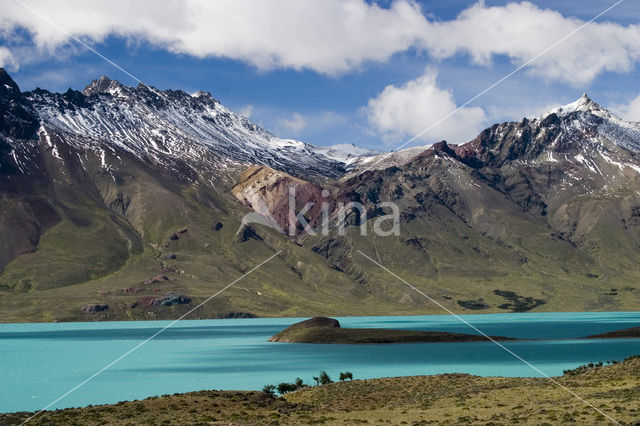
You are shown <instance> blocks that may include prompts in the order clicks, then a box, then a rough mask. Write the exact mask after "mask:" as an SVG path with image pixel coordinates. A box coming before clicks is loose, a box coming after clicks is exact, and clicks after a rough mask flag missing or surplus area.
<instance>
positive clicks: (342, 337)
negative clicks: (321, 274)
mask: <svg viewBox="0 0 640 426" xmlns="http://www.w3.org/2000/svg"><path fill="white" fill-rule="evenodd" d="M491 338H492V339H494V340H500V341H504V340H516V339H513V338H510V337H502V336H491ZM269 341H270V342H284V343H323V344H338V343H341V344H375V343H378V344H382V343H444V342H482V341H487V338H486V337H485V336H481V335H476V334H462V333H450V332H447V331H417V330H395V329H386V328H341V327H340V322H339V321H338V320H336V319H333V318H326V317H316V318H311V319H308V320H305V321H301V322H298V323H295V324H293V325H291V326H290V327H287V328H286V329H284V330H282V331H281V332H280V333H278V334H276V335H274V336H272V337H271V338H270V339H269Z"/></svg>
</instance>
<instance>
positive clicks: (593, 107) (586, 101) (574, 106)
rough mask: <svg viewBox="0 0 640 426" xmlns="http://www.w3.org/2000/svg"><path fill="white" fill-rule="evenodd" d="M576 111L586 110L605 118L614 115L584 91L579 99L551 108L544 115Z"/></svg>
mask: <svg viewBox="0 0 640 426" xmlns="http://www.w3.org/2000/svg"><path fill="white" fill-rule="evenodd" d="M577 111H582V112H587V113H590V114H593V115H597V116H598V117H602V118H607V119H611V118H614V116H613V115H612V114H611V113H610V112H609V111H607V110H606V109H605V108H603V107H601V106H600V105H598V104H597V103H595V102H593V101H592V100H591V98H589V96H588V95H587V94H586V93H584V94H583V95H582V96H581V97H580V99H578V100H577V101H575V102H571V103H570V104H567V105H564V106H561V107H559V108H555V109H552V110H551V111H549V112H548V113H546V114H545V115H544V117H546V116H548V115H551V114H556V115H560V116H565V115H568V114H571V113H573V112H577Z"/></svg>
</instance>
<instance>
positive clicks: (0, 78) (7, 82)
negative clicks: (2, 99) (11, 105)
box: [0, 67, 20, 94]
mask: <svg viewBox="0 0 640 426" xmlns="http://www.w3.org/2000/svg"><path fill="white" fill-rule="evenodd" d="M15 92H18V93H20V88H19V87H18V85H17V84H16V82H15V81H13V79H12V78H11V76H10V75H9V73H8V72H7V71H6V70H5V69H4V68H2V67H0V94H6V93H15Z"/></svg>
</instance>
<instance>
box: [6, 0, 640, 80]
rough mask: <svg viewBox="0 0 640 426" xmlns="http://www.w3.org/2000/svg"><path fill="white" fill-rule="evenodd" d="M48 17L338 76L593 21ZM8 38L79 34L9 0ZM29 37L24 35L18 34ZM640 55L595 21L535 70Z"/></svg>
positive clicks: (236, 3)
mask: <svg viewBox="0 0 640 426" xmlns="http://www.w3.org/2000/svg"><path fill="white" fill-rule="evenodd" d="M28 4H29V5H30V6H31V7H33V8H34V9H35V10H37V11H39V12H40V13H41V14H42V15H43V16H45V17H47V18H48V19H50V20H51V21H52V22H55V23H56V24H57V25H59V26H60V27H62V28H64V29H65V30H66V31H67V32H68V33H69V34H72V35H74V36H75V37H78V38H80V39H82V40H85V41H87V42H89V43H92V42H100V41H103V40H105V39H106V37H108V36H110V35H115V36H119V37H124V38H127V39H128V40H130V41H131V42H132V43H139V42H148V43H150V44H151V45H152V46H154V47H156V48H162V49H166V50H168V51H170V52H174V53H181V54H188V55H192V56H195V57H224V58H230V59H234V60H240V61H244V62H246V63H249V64H251V65H254V66H256V67H257V68H259V69H262V70H269V69H274V68H290V69H296V70H302V69H308V70H313V71H316V72H318V73H323V74H329V75H336V74H340V73H345V72H349V71H352V70H354V69H357V68H359V67H361V66H362V65H363V64H364V63H366V62H384V61H387V60H388V59H389V58H390V57H391V56H392V55H393V54H394V53H397V52H403V51H406V50H408V49H410V48H414V49H416V50H418V51H422V52H427V53H428V54H430V55H431V56H432V57H433V58H436V59H446V58H450V57H453V56H456V55H460V54H463V55H467V56H468V57H469V58H470V60H471V61H472V62H474V63H477V64H482V65H485V66H489V65H490V64H491V62H492V60H493V59H494V57H495V56H496V55H504V56H506V57H508V58H510V59H511V60H512V61H513V62H514V63H515V64H523V63H525V62H526V61H527V60H528V59H530V58H532V57H534V56H535V55H537V54H538V53H540V52H541V51H543V50H544V49H546V48H548V47H549V46H551V45H553V44H554V43H556V42H557V41H558V40H560V39H561V38H563V37H564V36H566V35H567V34H569V33H571V32H572V31H574V30H576V29H577V28H578V27H579V26H580V25H582V24H583V23H584V21H581V20H578V19H575V18H568V17H564V16H562V15H561V14H560V13H558V12H555V11H553V10H549V9H541V8H539V7H538V6H536V5H534V4H532V3H529V2H522V3H509V4H506V5H504V6H495V7H487V6H486V5H485V4H484V2H483V1H479V2H478V3H476V4H475V5H473V6H471V7H469V8H467V9H465V10H463V11H462V12H461V13H460V14H459V15H458V16H457V17H456V18H455V19H451V20H445V21H437V20H432V19H430V18H427V16H425V14H424V13H423V12H422V10H421V9H420V6H419V5H417V3H415V2H414V1H413V0H396V1H393V2H392V3H391V5H390V6H389V7H388V8H385V7H380V6H379V5H377V4H376V3H375V2H367V1H365V0H323V1H315V0H299V1H295V2H291V1H288V0H262V1H251V0H217V1H207V0H185V1H177V0H166V1H162V2H157V1H153V0H138V1H135V2H132V1H128V0H113V1H109V2H104V1H101V0H66V1H64V2H51V1H48V0H31V1H28ZM0 8H1V10H2V16H0V36H4V37H5V38H9V39H11V38H15V35H16V34H23V32H20V31H16V30H17V29H26V31H27V33H28V34H30V39H29V40H27V41H28V42H31V43H33V45H34V46H35V47H36V48H37V49H39V50H41V51H43V52H49V53H52V54H55V53H56V52H57V50H58V49H59V48H60V47H61V46H63V45H64V44H65V43H67V42H68V41H69V35H68V34H66V33H65V32H63V31H60V29H59V28H56V26H54V25H51V24H49V23H47V22H45V21H43V19H42V17H40V16H38V15H37V14H35V13H32V12H31V11H29V10H27V9H25V8H24V7H23V6H21V5H20V4H19V3H18V2H15V1H11V0H0ZM18 37H19V36H18ZM638 61H640V26H638V25H628V26H623V25H619V24H615V23H606V22H604V23H592V24H590V25H588V26H587V27H585V28H584V29H582V30H580V31H579V32H578V33H576V34H575V35H573V36H572V37H571V38H569V39H567V40H565V41H564V42H562V43H561V44H559V45H558V46H556V47H554V48H553V49H552V50H551V51H549V52H548V53H546V54H545V55H543V56H542V57H541V58H539V59H537V60H536V61H535V62H533V63H532V64H530V65H528V69H529V71H530V72H532V73H534V74H536V75H539V76H542V77H544V78H547V79H554V80H561V81H566V82H570V83H573V84H576V85H582V84H586V83H588V82H589V81H591V80H592V79H593V78H594V77H595V76H597V75H598V74H600V73H603V72H628V71H629V70H631V69H633V67H634V66H635V64H636V63H637V62H638Z"/></svg>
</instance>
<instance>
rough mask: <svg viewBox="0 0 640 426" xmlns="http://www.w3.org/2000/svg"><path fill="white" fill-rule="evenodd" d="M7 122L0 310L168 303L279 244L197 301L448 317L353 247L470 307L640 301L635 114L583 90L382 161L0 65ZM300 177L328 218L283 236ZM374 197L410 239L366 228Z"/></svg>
mask: <svg viewBox="0 0 640 426" xmlns="http://www.w3.org/2000/svg"><path fill="white" fill-rule="evenodd" d="M0 116H1V119H0V272H1V274H0V307H1V310H0V312H1V314H0V320H2V321H16V320H71V319H123V318H130V319H143V318H144V319H147V318H165V317H175V316H176V315H178V314H179V313H181V312H185V311H186V310H187V309H188V308H189V307H190V306H193V305H194V304H196V303H197V302H199V301H201V300H204V298H206V297H208V296H209V295H210V294H211V293H213V292H214V291H215V290H216V289H218V288H221V287H222V286H223V285H226V284H227V283H229V282H231V281H233V280H234V279H236V278H237V277H238V276H240V275H241V274H242V273H243V272H245V271H247V270H249V269H250V268H252V267H253V266H254V265H256V264H258V263H260V262H261V261H263V260H264V259H265V258H267V257H269V256H270V255H272V254H273V253H275V252H277V251H278V250H281V249H282V250H284V251H283V253H282V254H281V255H280V256H279V257H278V258H276V259H274V260H273V261H272V262H270V263H269V264H268V265H265V266H264V267H263V268H261V269H260V270H258V271H256V272H255V274H253V275H252V277H251V278H248V279H247V280H246V282H244V281H243V284H239V286H238V288H234V289H230V290H228V291H227V292H225V293H224V294H223V295H221V296H220V297H219V298H216V299H215V300H214V301H212V302H211V303H210V304H208V305H207V306H206V307H204V308H203V309H202V310H201V311H199V312H198V313H197V314H195V315H196V316H201V317H212V316H229V315H232V316H237V315H240V316H250V315H254V314H256V315H304V316H307V315H310V314H325V315H326V314H331V315H340V314H342V315H345V314H373V313H376V314H383V313H423V312H439V308H437V307H432V306H429V305H428V304H426V302H425V301H424V300H423V299H421V296H419V295H417V294H416V293H415V292H412V291H411V290H409V289H408V288H403V287H402V284H400V283H395V282H394V281H393V280H390V277H389V276H388V275H387V274H386V273H385V272H384V271H382V270H380V269H379V268H376V267H375V266H374V265H373V264H371V263H370V261H369V260H367V259H366V258H365V257H363V256H362V255H360V254H358V252H357V250H362V251H363V252H365V253H368V255H370V256H373V257H374V258H376V259H377V260H378V261H380V262H382V263H383V264H385V265H386V266H387V267H389V268H390V269H392V270H394V271H396V272H397V273H400V274H402V275H403V276H404V277H405V278H406V279H409V280H411V282H412V284H415V285H417V286H420V287H421V288H423V289H424V290H425V291H427V292H428V293H429V294H430V295H431V296H433V297H436V298H438V300H439V302H440V303H443V304H445V305H447V306H448V307H449V308H450V309H455V310H458V311H462V312H464V311H473V310H487V311H517V312H521V311H527V310H531V309H536V310H558V309H563V310H581V309H608V310H616V309H637V308H638V306H639V305H640V299H639V297H640V290H639V289H638V286H637V285H635V282H636V281H637V279H638V278H640V271H638V267H637V258H638V255H639V254H640V248H639V247H640V233H639V230H640V192H639V191H640V180H639V179H640V161H639V160H638V150H639V149H640V142H639V141H640V136H639V134H640V126H639V125H638V124H637V123H627V122H624V121H621V120H619V119H617V118H616V117H614V116H612V115H611V114H610V113H608V112H607V111H606V110H604V109H602V108H601V107H599V106H598V105H597V104H595V103H594V102H592V101H591V100H590V99H588V98H587V97H586V96H585V97H583V98H581V99H580V100H579V101H577V102H576V103H574V104H571V105H568V106H567V107H563V108H561V109H558V110H556V111H552V112H550V113H548V114H545V115H544V116H542V117H539V118H537V119H533V120H527V119H525V120H523V121H521V122H510V123H502V124H496V125H494V126H492V127H491V128H489V129H486V130H485V131H483V132H482V133H481V134H480V135H479V136H478V137H477V138H476V139H474V140H473V141H470V142H468V143H465V144H461V145H453V144H448V143H446V142H441V143H438V144H435V145H433V146H430V147H422V148H411V149H407V150H403V151H400V152H396V153H391V154H382V155H375V156H374V155H373V154H374V153H372V152H370V151H366V150H359V149H357V148H354V147H352V146H336V147H329V148H326V147H324V148H323V147H314V146H312V145H309V144H306V143H303V142H298V141H293V140H285V139H279V138H276V137H275V136H273V135H271V134H270V133H269V132H267V131H266V130H264V129H261V128H260V127H259V126H257V125H255V124H254V123H252V122H250V121H249V120H247V119H246V118H244V117H241V116H239V115H237V114H235V113H233V112H231V111H230V110H228V109H227V108H225V107H224V106H222V105H221V104H220V103H219V102H218V101H216V100H215V99H214V98H213V97H211V95H209V94H207V93H202V92H200V93H197V94H194V95H189V94H186V93H184V92H181V91H159V90H156V89H154V88H151V87H147V86H144V85H140V86H138V87H137V88H130V87H125V86H122V85H121V84H119V83H118V82H115V81H112V80H109V79H107V78H104V77H103V78H100V79H98V80H96V81H94V82H93V83H91V84H90V85H89V86H87V88H86V89H85V90H84V91H83V92H77V91H68V92H66V93H64V94H57V93H50V92H48V91H46V90H41V89H36V90H34V91H32V92H20V90H19V88H18V86H17V85H16V84H15V82H14V81H13V80H12V79H11V78H10V76H9V75H8V74H7V73H6V72H4V70H0ZM292 190H295V193H296V199H295V203H296V207H297V208H298V209H303V208H304V206H305V205H306V204H307V203H311V207H310V208H309V209H308V210H307V211H306V212H305V214H304V218H305V220H306V221H307V222H308V223H309V224H310V226H312V227H316V226H319V225H321V224H323V223H324V218H325V215H326V217H328V218H329V222H330V223H331V224H333V225H334V226H333V227H332V228H331V231H330V232H328V233H324V234H323V233H316V234H315V235H312V236H308V235H307V233H306V232H303V228H302V226H300V224H299V223H296V226H295V227H293V234H295V235H294V236H293V237H291V236H289V235H285V234H288V233H289V231H290V228H292V227H290V217H289V214H288V213H289V212H288V206H289V195H290V193H291V191H292ZM386 201H391V202H394V203H396V204H397V205H398V207H399V211H400V222H401V223H400V230H401V232H400V235H392V236H388V237H381V236H379V235H375V233H373V232H372V225H373V222H374V221H375V220H377V219H378V218H381V217H382V216H383V215H385V214H388V213H389V210H388V209H387V208H381V207H380V205H379V203H380V202H386ZM349 202H360V203H362V204H363V205H364V206H365V208H366V216H367V217H366V219H367V220H366V221H365V222H364V223H361V218H360V216H359V215H358V214H357V212H356V211H350V212H348V214H347V215H346V232H345V233H344V234H342V233H338V232H336V228H335V222H336V220H337V218H338V216H337V214H336V210H337V207H338V206H339V205H340V204H347V203H349ZM323 205H324V207H323ZM252 210H253V213H252V215H253V216H251V215H250V216H245V215H246V214H247V213H250V212H251V211H252ZM265 217H267V218H268V219H270V220H264V218H265ZM260 218H262V219H260ZM361 225H362V226H363V227H366V228H367V229H368V233H367V235H361ZM386 225H387V226H388V225H389V222H387V223H386ZM279 231H283V232H284V233H282V232H279ZM160 276H162V277H165V278H166V279H164V278H163V279H157V277H160ZM95 306H100V309H97V308H93V307H95Z"/></svg>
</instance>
